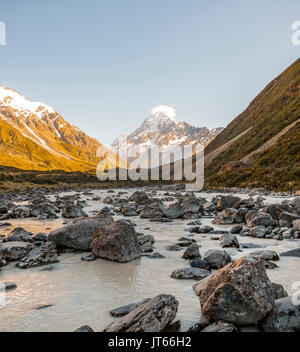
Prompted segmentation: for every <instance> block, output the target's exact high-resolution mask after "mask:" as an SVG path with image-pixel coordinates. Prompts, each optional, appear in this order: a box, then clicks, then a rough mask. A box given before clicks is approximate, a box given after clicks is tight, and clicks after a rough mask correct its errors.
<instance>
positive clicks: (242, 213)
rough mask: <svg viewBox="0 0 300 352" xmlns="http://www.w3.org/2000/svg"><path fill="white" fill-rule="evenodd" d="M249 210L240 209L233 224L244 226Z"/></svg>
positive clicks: (234, 217)
mask: <svg viewBox="0 0 300 352" xmlns="http://www.w3.org/2000/svg"><path fill="white" fill-rule="evenodd" d="M248 212H249V209H247V208H240V209H238V210H237V211H236V213H235V214H234V216H233V223H234V224H242V223H244V222H245V217H246V215H247V214H248Z"/></svg>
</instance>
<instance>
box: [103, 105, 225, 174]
mask: <svg viewBox="0 0 300 352" xmlns="http://www.w3.org/2000/svg"><path fill="white" fill-rule="evenodd" d="M175 117H176V110H175V109H174V108H172V107H170V106H165V105H160V106H157V107H156V108H154V109H152V111H151V114H150V115H149V116H148V117H147V118H146V120H145V121H144V122H143V123H142V124H141V125H140V126H139V127H138V128H137V129H136V130H135V131H134V132H132V133H130V134H128V135H121V136H119V137H117V138H116V139H115V140H114V142H113V143H112V144H111V146H110V148H111V149H112V150H113V151H114V152H116V153H118V154H119V155H120V157H121V158H123V159H125V158H126V156H127V155H128V161H129V162H130V163H131V165H132V166H136V167H137V166H141V167H145V168H147V167H148V163H147V160H146V159H147V158H146V157H147V155H148V151H149V149H151V148H152V149H153V150H155V151H158V149H160V150H161V151H162V154H161V156H160V157H159V158H158V159H157V160H156V163H152V165H151V166H152V167H156V166H159V164H164V163H165V162H167V160H165V156H166V155H168V154H169V153H170V152H172V153H174V161H176V160H179V159H180V157H181V155H182V154H181V153H178V151H179V150H181V147H182V146H186V145H189V146H193V145H197V144H201V145H203V146H206V145H207V144H209V143H210V142H211V141H212V140H213V139H214V138H215V137H216V135H218V134H219V133H220V132H221V131H222V129H223V128H215V129H213V130H209V129H208V128H206V127H194V126H192V125H190V124H188V123H187V122H184V121H182V122H176V121H175ZM176 154H178V157H177V158H176ZM185 157H186V156H185ZM152 161H153V160H152Z"/></svg>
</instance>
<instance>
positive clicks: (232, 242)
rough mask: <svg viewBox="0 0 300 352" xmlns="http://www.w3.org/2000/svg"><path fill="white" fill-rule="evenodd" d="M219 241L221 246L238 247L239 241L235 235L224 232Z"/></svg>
mask: <svg viewBox="0 0 300 352" xmlns="http://www.w3.org/2000/svg"><path fill="white" fill-rule="evenodd" d="M220 242H221V247H222V248H230V247H233V248H240V244H239V241H238V239H237V237H236V236H235V235H230V234H224V235H222V237H221V239H220Z"/></svg>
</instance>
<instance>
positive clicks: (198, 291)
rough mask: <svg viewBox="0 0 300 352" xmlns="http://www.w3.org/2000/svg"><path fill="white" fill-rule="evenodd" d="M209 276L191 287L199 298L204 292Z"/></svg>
mask: <svg viewBox="0 0 300 352" xmlns="http://www.w3.org/2000/svg"><path fill="white" fill-rule="evenodd" d="M210 277H211V276H207V277H206V278H204V279H202V280H201V281H199V282H197V283H196V284H195V285H194V286H193V290H194V292H195V294H196V295H197V296H198V297H199V296H200V295H201V293H202V291H203V290H204V288H205V287H206V286H207V284H208V282H209V280H210Z"/></svg>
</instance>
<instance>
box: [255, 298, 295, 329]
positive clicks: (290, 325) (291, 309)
mask: <svg viewBox="0 0 300 352" xmlns="http://www.w3.org/2000/svg"><path fill="white" fill-rule="evenodd" d="M261 327H262V328H263V330H264V331H266V332H299V331H300V305H299V304H298V305H297V304H294V303H293V300H292V297H285V298H281V299H278V300H276V301H275V306H274V308H273V310H272V311H271V312H270V314H269V315H268V316H267V317H266V318H265V319H264V320H263V321H262V322H261Z"/></svg>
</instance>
